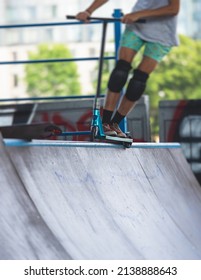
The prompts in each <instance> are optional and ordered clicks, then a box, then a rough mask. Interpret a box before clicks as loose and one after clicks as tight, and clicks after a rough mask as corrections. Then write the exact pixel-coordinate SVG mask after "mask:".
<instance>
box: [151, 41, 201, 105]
mask: <svg viewBox="0 0 201 280" xmlns="http://www.w3.org/2000/svg"><path fill="white" fill-rule="evenodd" d="M200 53H201V41H196V40H193V39H190V38H188V37H185V36H180V46H179V47H177V48H173V49H172V51H171V52H170V53H169V54H168V56H167V57H166V58H164V60H163V61H162V62H161V63H160V64H159V66H158V67H157V68H156V70H155V71H154V73H153V74H151V76H150V79H149V82H148V86H147V90H146V92H147V94H149V95H150V100H151V107H152V108H156V107H157V106H158V102H159V101H160V100H169V99H197V98H201V79H200V77H201V67H200V65H201V56H200Z"/></svg>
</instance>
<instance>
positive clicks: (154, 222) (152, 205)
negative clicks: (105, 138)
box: [0, 138, 201, 260]
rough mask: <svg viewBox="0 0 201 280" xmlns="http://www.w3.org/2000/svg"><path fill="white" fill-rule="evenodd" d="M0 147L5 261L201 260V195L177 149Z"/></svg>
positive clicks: (0, 239) (57, 144)
mask: <svg viewBox="0 0 201 280" xmlns="http://www.w3.org/2000/svg"><path fill="white" fill-rule="evenodd" d="M0 149H1V153H0V165H1V169H0V170H1V171H0V182H1V184H0V188H1V192H0V193H1V204H0V211H1V216H0V228H1V231H0V259H27V260H28V259H32V260H33V259H75V260H78V259H82V260H98V259H99V260H104V259H107V260H108V259H113V260H115V259H121V260H123V259H136V260H137V259H140V260H143V259H147V260H154V259H162V260H165V259H168V260H170V259H188V260H191V259H201V234H200V233H201V188H200V185H199V184H198V182H197V180H196V179H195V176H194V175H193V173H192V171H191V169H190V167H189V165H188V163H187V161H186V159H185V158H184V156H183V154H182V151H181V148H180V145H179V144H176V143H173V144H171V143H169V144H166V143H164V144H154V143H145V144H143V143H142V144H140V143H134V144H133V145H132V147H131V148H130V149H124V148H122V147H121V146H118V145H112V144H101V143H82V142H79V143H76V142H75V143H73V142H64V141H63V142H62V141H32V142H23V141H20V140H19V141H18V140H3V139H2V138H1V139H0Z"/></svg>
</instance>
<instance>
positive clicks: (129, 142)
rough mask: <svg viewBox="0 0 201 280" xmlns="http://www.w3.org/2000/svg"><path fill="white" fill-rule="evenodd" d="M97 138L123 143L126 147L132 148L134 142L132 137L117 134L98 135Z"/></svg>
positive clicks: (113, 142) (112, 142)
mask: <svg viewBox="0 0 201 280" xmlns="http://www.w3.org/2000/svg"><path fill="white" fill-rule="evenodd" d="M96 139H100V140H101V141H103V142H108V143H111V144H114V145H115V144H116V145H122V146H123V147H124V148H130V147H131V146H132V143H133V139H132V138H129V137H128V138H122V137H117V136H108V135H105V136H104V137H96Z"/></svg>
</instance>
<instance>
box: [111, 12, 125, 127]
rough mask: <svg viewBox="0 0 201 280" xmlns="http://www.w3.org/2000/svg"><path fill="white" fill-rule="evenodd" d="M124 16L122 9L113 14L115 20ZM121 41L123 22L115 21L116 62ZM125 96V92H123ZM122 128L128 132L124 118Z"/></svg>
mask: <svg viewBox="0 0 201 280" xmlns="http://www.w3.org/2000/svg"><path fill="white" fill-rule="evenodd" d="M122 16H123V13H122V11H121V10H120V9H115V10H114V13H113V17H115V18H121V17H122ZM120 40H121V22H120V21H115V22H114V41H115V60H116V61H117V59H118V51H119V45H120ZM121 94H123V92H121ZM120 128H121V130H122V131H123V132H126V131H127V120H126V118H124V120H122V121H121V123H120Z"/></svg>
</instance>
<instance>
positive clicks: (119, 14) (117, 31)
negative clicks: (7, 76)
mask: <svg viewBox="0 0 201 280" xmlns="http://www.w3.org/2000/svg"><path fill="white" fill-rule="evenodd" d="M112 16H113V17H114V18H115V19H119V18H121V17H122V12H121V10H120V9H115V10H114V13H113V15H112ZM108 23H112V24H114V56H106V57H105V56H104V57H103V59H104V60H117V57H118V49H119V43H120V37H121V21H117V20H114V21H112V20H111V21H109V22H108ZM80 24H85V23H83V22H79V21H71V22H54V23H34V24H15V25H0V29H16V28H31V27H47V26H64V25H67V26H68V25H80ZM87 24H102V21H100V20H93V21H91V22H89V23H87ZM92 60H93V61H98V60H99V57H79V58H58V59H57V58H56V59H39V60H17V61H0V66H1V65H10V64H30V63H55V62H72V61H92ZM80 97H83V96H78V97H72V96H66V97H63V96H62V97H60V96H55V97H37V98H36V97H33V98H31V97H30V98H12V99H11V98H10V99H0V102H21V101H22V102H23V101H43V100H57V99H68V98H80ZM87 97H89V96H87ZM92 97H94V96H91V98H92ZM121 126H122V128H125V125H124V124H122V125H121Z"/></svg>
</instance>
